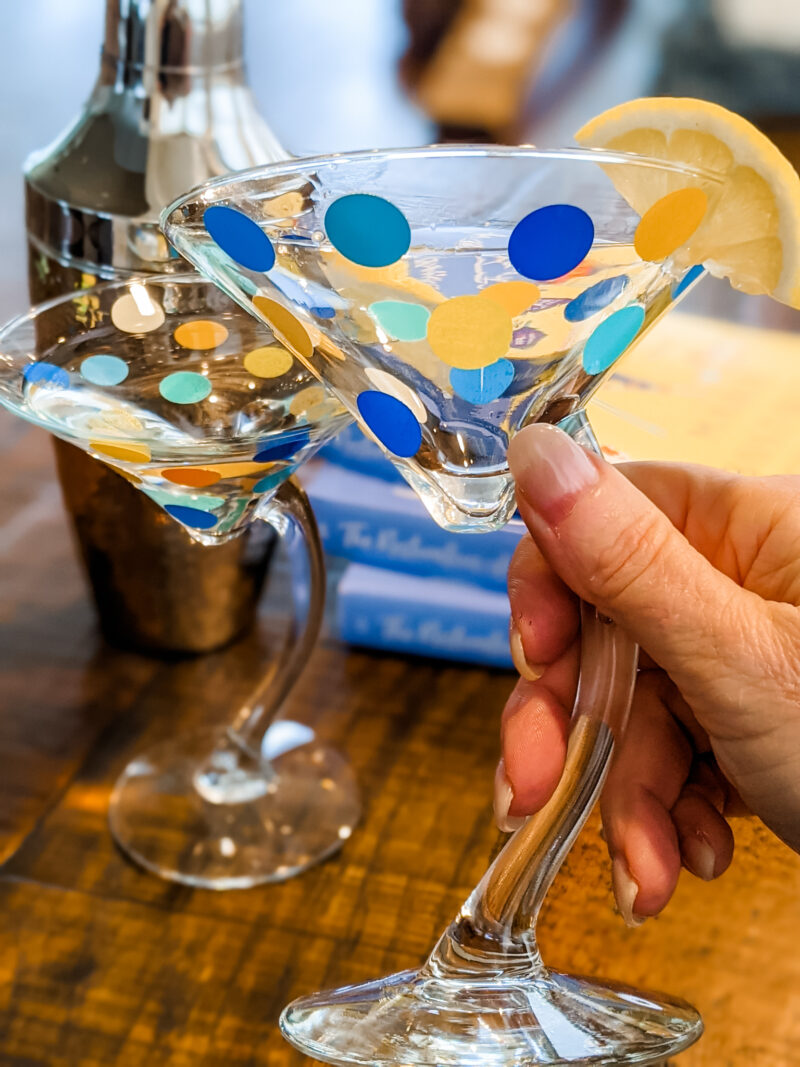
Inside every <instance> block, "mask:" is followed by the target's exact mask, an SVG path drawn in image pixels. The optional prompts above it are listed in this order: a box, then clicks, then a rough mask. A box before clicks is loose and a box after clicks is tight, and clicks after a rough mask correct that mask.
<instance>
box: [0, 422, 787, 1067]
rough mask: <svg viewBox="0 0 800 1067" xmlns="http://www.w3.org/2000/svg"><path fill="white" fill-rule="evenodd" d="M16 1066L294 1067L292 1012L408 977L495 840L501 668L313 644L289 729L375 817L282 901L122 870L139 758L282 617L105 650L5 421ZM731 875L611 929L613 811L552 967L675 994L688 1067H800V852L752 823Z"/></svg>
mask: <svg viewBox="0 0 800 1067" xmlns="http://www.w3.org/2000/svg"><path fill="white" fill-rule="evenodd" d="M0 451H1V452H2V456H3V463H2V465H1V466H0V860H2V861H3V866H2V867H1V868H0V900H1V901H2V903H1V904H0V1065H2V1067H108V1065H111V1064H113V1065H116V1067H140V1065H141V1067H144V1065H146V1067H160V1065H169V1067H231V1065H256V1064H259V1065H263V1064H268V1065H270V1067H284V1065H290V1064H299V1063H302V1062H303V1059H302V1057H300V1056H299V1055H297V1054H296V1053H294V1052H293V1051H292V1050H291V1049H290V1048H289V1047H288V1046H287V1045H286V1044H284V1042H283V1041H282V1039H281V1038H280V1036H279V1034H278V1032H277V1029H276V1021H277V1018H278V1015H279V1012H280V1010H281V1008H282V1007H283V1005H284V1004H285V1003H286V1002H287V1001H289V1000H290V999H291V998H293V997H295V996H297V995H298V994H301V993H306V992H309V991H311V990H313V989H317V988H319V987H321V986H327V985H331V984H341V983H344V982H356V981H360V980H362V979H364V978H367V977H372V976H375V975H379V974H382V973H384V972H387V971H389V970H397V969H400V968H405V967H411V966H415V965H417V964H418V963H419V962H420V961H421V960H422V959H423V958H424V956H425V954H426V953H427V951H428V949H429V948H430V946H431V944H432V942H433V940H434V938H435V936H436V935H437V933H438V932H439V931H440V929H441V928H442V926H443V925H444V924H445V922H446V921H447V920H448V919H449V917H450V916H451V915H452V914H453V912H454V910H455V909H456V908H457V907H458V906H459V904H460V903H461V901H462V899H463V898H464V897H465V895H466V894H467V893H468V891H469V890H470V889H471V887H472V886H473V884H474V882H475V881H476V879H477V878H478V877H479V875H480V874H481V873H482V871H483V869H484V867H485V865H486V861H487V858H488V856H489V855H490V853H491V852H492V851H493V849H494V848H495V846H496V844H497V839H498V835H497V833H496V831H495V830H494V829H493V826H492V819H491V810H490V784H491V780H492V774H493V770H494V764H495V761H496V758H497V754H498V752H497V736H498V729H497V727H498V717H499V713H500V709H501V707H502V705H503V702H504V699H505V697H506V694H507V693H508V691H509V690H510V688H511V685H512V683H513V679H512V677H511V676H510V675H509V674H506V673H502V672H491V671H485V670H478V669H469V668H462V667H453V666H449V665H444V664H438V663H433V662H424V661H421V660H420V661H417V660H408V659H405V658H401V657H398V656H391V655H371V654H366V653H362V652H356V651H350V650H347V649H345V648H343V647H341V646H340V645H338V644H337V643H336V642H335V641H334V640H331V639H329V640H326V641H324V642H323V643H322V644H321V646H320V647H319V648H318V649H317V651H316V653H315V655H314V656H313V658H312V661H311V662H310V664H309V667H308V669H307V671H306V672H305V674H304V676H303V678H302V680H301V682H300V684H299V686H298V688H297V690H296V691H295V693H294V694H293V695H292V697H291V714H292V716H293V717H295V718H299V719H301V720H307V721H309V722H313V723H315V724H316V725H317V726H318V727H319V729H320V730H321V731H322V732H323V733H324V734H326V735H327V736H329V737H330V738H332V739H335V740H336V741H337V742H338V743H340V744H341V745H342V746H343V747H344V749H345V750H346V751H347V753H348V755H349V758H350V759H351V761H352V763H353V765H354V767H355V770H356V772H357V775H358V778H359V780H360V782H361V785H362V788H363V793H364V801H365V816H364V820H363V823H362V825H361V826H360V827H359V828H358V830H357V832H356V833H355V834H354V835H353V837H352V839H351V840H350V841H348V842H347V844H346V846H345V848H344V849H343V851H342V852H341V854H340V855H339V856H338V857H336V858H335V859H333V860H330V861H329V862H327V863H325V864H323V865H322V866H320V867H318V868H316V869H315V870H312V871H310V872H308V873H306V874H305V875H303V876H302V877H300V878H297V879H294V880H292V881H290V882H288V883H285V884H284V885H280V886H271V887H264V888H259V889H253V890H249V891H246V892H228V893H216V894H215V893H211V892H202V891H190V890H187V889H183V888H180V887H176V886H173V885H170V884H168V883H166V882H161V881H159V880H158V879H156V878H153V877H151V876H149V875H147V874H144V873H142V872H140V871H139V870H137V869H136V868H135V867H133V866H132V865H131V864H130V863H128V862H127V861H126V860H125V859H124V858H123V856H122V855H121V854H120V853H119V852H118V851H117V850H116V849H115V848H114V846H113V845H112V842H111V840H110V837H109V834H108V830H107V826H106V808H107V804H108V798H109V792H110V789H111V786H112V783H113V782H114V779H115V777H116V775H117V774H118V773H119V771H120V770H121V769H122V767H123V765H124V764H125V763H126V762H127V760H128V759H129V758H130V757H131V756H132V755H134V753H136V752H137V751H139V750H141V749H142V748H143V747H144V746H146V745H147V744H149V743H151V742H153V741H155V740H157V739H160V738H162V737H167V736H172V735H174V734H179V733H181V732H184V731H188V730H190V729H192V728H193V727H194V726H197V725H200V724H205V723H211V722H220V721H222V720H223V719H224V717H225V716H226V715H229V714H230V712H231V710H232V709H233V708H234V706H235V704H236V701H237V700H238V699H240V698H242V697H244V695H245V694H246V692H247V691H248V689H249V687H250V686H251V684H252V683H253V682H254V681H255V679H256V678H257V676H258V673H259V670H260V669H261V666H262V664H263V661H264V657H265V656H266V655H267V654H268V649H269V645H270V640H271V637H272V636H273V635H274V633H275V627H276V625H277V623H276V620H275V619H274V618H272V617H271V616H270V615H269V614H265V616H264V618H263V619H262V621H261V624H260V625H259V628H258V629H257V631H256V632H255V633H254V634H252V635H251V636H250V637H248V638H247V639H245V640H243V641H242V642H240V643H239V644H237V645H235V646H234V647H232V648H229V649H227V650H226V651H224V652H221V653H219V654H215V655H211V656H208V657H205V658H201V659H196V660H188V661H184V662H176V663H172V664H168V663H163V662H159V661H156V660H151V659H147V658H144V657H141V656H138V655H133V654H129V653H123V652H119V651H114V650H112V649H110V648H107V647H104V646H103V644H102V643H101V641H100V639H99V638H98V636H97V633H96V630H95V625H94V619H93V614H92V610H91V607H90V605H89V603H88V600H87V594H86V590H85V587H84V584H83V581H82V577H81V575H80V573H79V570H78V567H77V564H76V562H75V557H74V554H73V550H72V547H71V544H70V539H69V531H68V527H67V522H66V519H65V517H64V514H63V512H62V510H61V508H60V506H59V504H58V488H57V485H56V482H55V480H54V472H53V466H52V461H51V455H50V447H49V442H48V440H47V438H46V436H45V435H44V434H43V433H41V432H39V431H36V430H33V429H30V428H28V427H27V426H25V425H24V424H22V423H21V422H17V421H15V420H13V419H12V418H11V417H9V416H8V415H6V414H4V413H2V414H0ZM736 833H737V839H738V849H737V855H736V859H735V861H734V865H733V868H732V870H731V871H730V872H729V873H728V874H727V875H726V876H725V878H724V879H722V880H721V881H720V882H718V883H716V884H713V885H706V884H704V883H702V882H699V881H697V880H695V879H693V878H691V877H690V876H688V875H685V876H683V878H682V880H681V884H680V887H679V889H678V892H677V894H676V897H675V899H674V901H673V903H672V904H671V905H670V907H669V908H668V909H667V911H666V913H665V914H664V915H663V916H662V917H660V918H659V919H657V920H653V921H649V922H647V923H645V925H644V926H643V927H642V928H640V929H638V930H627V929H626V928H625V926H624V925H623V923H622V921H621V919H620V918H619V917H618V916H617V915H615V913H614V906H613V899H612V895H611V890H610V879H609V865H608V859H607V856H606V853H605V848H604V846H603V843H602V840H601V837H600V830H599V824H598V819H597V817H596V815H595V816H594V817H593V818H592V819H591V821H590V823H589V825H588V827H587V829H586V830H585V831H584V834H583V835H582V837H581V839H580V841H579V843H578V845H577V847H576V848H575V849H574V851H573V853H572V854H571V856H570V858H569V860H568V862H567V864H566V866H565V868H564V870H563V871H562V873H561V875H560V876H559V878H558V879H557V881H556V884H555V886H554V887H553V890H552V891H551V893H550V896H549V898H548V901H547V904H546V907H545V911H544V914H543V916H542V921H541V926H540V937H541V942H542V948H543V952H544V954H545V958H546V959H547V961H548V962H549V963H550V964H551V965H553V966H555V967H557V968H560V969H569V970H574V971H577V972H584V973H589V974H602V975H606V976H608V977H612V978H618V979H623V980H626V981H629V982H632V983H635V984H640V985H642V986H650V987H653V988H657V989H658V988H661V989H665V990H668V991H670V992H673V993H676V994H679V995H682V996H684V997H686V998H688V999H689V1000H691V1001H693V1002H694V1003H695V1004H697V1005H698V1007H699V1008H700V1010H701V1011H702V1013H703V1015H704V1017H705V1020H706V1026H707V1033H706V1036H705V1037H704V1039H703V1040H702V1041H701V1042H700V1044H699V1045H697V1046H695V1048H694V1049H692V1050H691V1051H689V1052H688V1053H687V1054H686V1055H685V1056H684V1057H683V1058H682V1059H681V1061H680V1062H681V1064H684V1063H685V1064H686V1067H692V1065H694V1067H701V1065H702V1067H726V1065H736V1067H740V1065H741V1067H745V1065H747V1067H784V1065H785V1067H789V1065H791V1064H797V1063H798V1062H800V1053H799V1052H798V1049H799V1048H800V958H799V957H798V954H797V950H796V949H797V944H798V942H799V941H800V857H798V856H796V855H794V854H792V853H790V852H789V851H788V850H787V849H785V848H783V847H782V846H780V845H779V844H778V843H777V842H776V841H775V839H774V838H772V837H771V835H770V834H769V833H768V832H767V831H766V830H764V829H763V827H761V826H760V825H758V824H756V823H754V822H746V823H741V824H739V825H738V826H737V830H736Z"/></svg>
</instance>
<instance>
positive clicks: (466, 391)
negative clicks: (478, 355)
mask: <svg viewBox="0 0 800 1067" xmlns="http://www.w3.org/2000/svg"><path fill="white" fill-rule="evenodd" d="M513 380H514V364H513V363H512V362H511V360H510V359H498V360H497V362H496V363H492V364H490V365H489V366H488V367H481V369H480V370H459V369H458V368H457V367H454V368H453V369H452V370H451V371H450V384H451V385H452V387H453V391H454V392H455V393H456V394H457V395H458V396H460V397H461V399H462V400H466V401H468V402H469V403H470V404H491V402H492V401H493V400H497V399H499V397H501V396H502V395H503V393H504V392H505V391H506V389H508V387H509V385H511V383H512V381H513Z"/></svg>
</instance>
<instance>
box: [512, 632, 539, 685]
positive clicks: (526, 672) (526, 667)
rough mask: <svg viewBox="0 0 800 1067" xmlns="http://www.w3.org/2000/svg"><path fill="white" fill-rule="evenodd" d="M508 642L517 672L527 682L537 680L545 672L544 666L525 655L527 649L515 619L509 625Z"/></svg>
mask: <svg viewBox="0 0 800 1067" xmlns="http://www.w3.org/2000/svg"><path fill="white" fill-rule="evenodd" d="M508 643H509V645H510V646H511V660H512V662H513V664H514V667H515V668H516V671H517V674H518V675H519V676H520V677H521V678H524V679H525V681H526V682H535V681H537V680H538V679H539V678H541V677H542V675H543V674H544V667H540V666H539V665H538V664H536V663H529V662H528V659H527V657H526V655H525V649H524V647H523V645H522V634H521V633H520V632H519V630H518V629H517V624H516V622H515V621H514V619H512V620H511V622H510V623H509V627H508Z"/></svg>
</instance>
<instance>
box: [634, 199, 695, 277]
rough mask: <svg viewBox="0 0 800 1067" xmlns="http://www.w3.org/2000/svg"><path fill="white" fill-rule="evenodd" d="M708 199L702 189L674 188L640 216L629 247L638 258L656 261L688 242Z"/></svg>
mask: <svg viewBox="0 0 800 1067" xmlns="http://www.w3.org/2000/svg"><path fill="white" fill-rule="evenodd" d="M707 207H708V197H707V196H706V194H705V193H704V192H703V190H702V189H676V190H675V192H674V193H668V194H667V195H666V196H662V198H661V199H660V200H657V201H656V202H655V204H653V206H652V207H651V208H648V210H647V211H646V212H645V213H644V215H643V216H642V218H641V220H640V222H639V225H638V226H637V227H636V234H635V235H634V238H633V247H634V248H635V249H636V251H637V253H638V254H639V255H640V256H641V258H642V259H646V260H651V261H658V260H661V259H666V257H667V256H669V255H672V253H673V252H674V251H675V249H676V248H680V246H681V245H682V244H684V243H685V242H686V241H688V240H689V238H690V237H691V236H692V234H693V233H694V232H695V230H696V229H697V227H698V226H699V225H700V223H701V222H702V221H703V217H704V216H705V213H706V209H707Z"/></svg>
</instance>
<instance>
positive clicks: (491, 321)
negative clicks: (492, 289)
mask: <svg viewBox="0 0 800 1067" xmlns="http://www.w3.org/2000/svg"><path fill="white" fill-rule="evenodd" d="M512 330H513V324H512V322H511V316H510V315H509V313H508V312H507V311H506V310H505V309H504V308H502V307H500V305H499V304H496V303H494V301H492V300H486V299H485V298H484V297H482V296H454V297H453V298H452V299H451V300H445V302H444V303H443V304H439V306H438V307H435V308H434V309H433V311H432V312H431V317H430V319H429V321H428V331H427V336H428V344H429V345H430V346H431V348H432V349H433V351H434V353H435V354H436V355H437V356H438V357H439V359H441V360H442V361H443V362H444V363H447V364H449V366H451V367H458V368H460V369H461V370H476V369H477V368H478V367H488V366H489V364H490V363H494V362H496V360H498V359H500V357H501V356H503V355H505V353H506V352H507V351H508V348H509V345H510V344H511V334H512Z"/></svg>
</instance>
